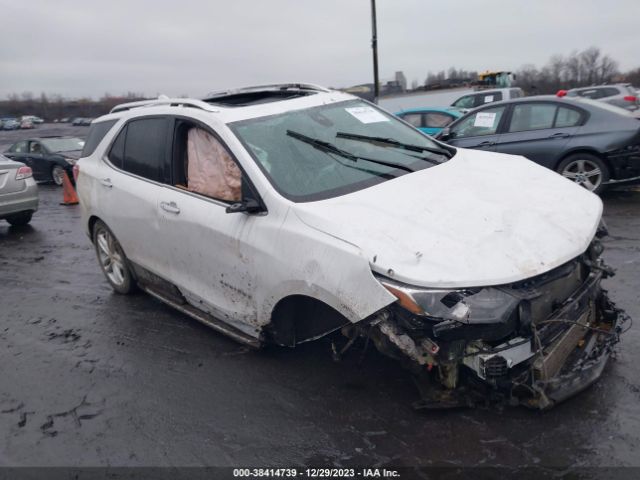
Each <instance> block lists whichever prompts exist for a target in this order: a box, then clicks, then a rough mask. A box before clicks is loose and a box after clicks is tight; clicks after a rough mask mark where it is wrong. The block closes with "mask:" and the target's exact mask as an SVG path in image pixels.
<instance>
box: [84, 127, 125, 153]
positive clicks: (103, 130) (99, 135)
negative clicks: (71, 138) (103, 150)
mask: <svg viewBox="0 0 640 480" xmlns="http://www.w3.org/2000/svg"><path fill="white" fill-rule="evenodd" d="M116 122H117V120H107V121H106V122H99V123H92V124H91V127H89V133H88V134H87V139H86V140H85V142H84V147H83V148H82V154H81V155H80V156H81V157H88V156H89V155H91V154H92V153H93V152H95V150H96V148H97V146H98V144H99V143H100V142H101V141H102V139H103V138H104V136H105V135H106V134H107V132H108V131H109V130H111V127H113V126H114V125H115V124H116Z"/></svg>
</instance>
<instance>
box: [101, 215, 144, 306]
mask: <svg viewBox="0 0 640 480" xmlns="http://www.w3.org/2000/svg"><path fill="white" fill-rule="evenodd" d="M93 244H94V246H95V249H96V255H97V257H98V262H99V263H100V268H101V269H102V273H104V276H105V277H107V281H108V282H109V283H110V284H111V288H113V289H114V290H115V291H116V292H117V293H121V294H123V295H126V294H129V293H132V292H134V291H135V289H136V285H135V281H134V279H133V276H132V275H131V271H130V270H129V262H128V261H127V257H126V256H125V254H124V251H123V250H122V247H121V246H120V243H119V242H118V240H117V239H116V237H115V236H114V235H113V233H112V232H111V230H109V228H108V227H107V226H106V225H105V224H104V223H103V222H101V221H100V220H98V221H97V222H96V224H95V226H94V227H93Z"/></svg>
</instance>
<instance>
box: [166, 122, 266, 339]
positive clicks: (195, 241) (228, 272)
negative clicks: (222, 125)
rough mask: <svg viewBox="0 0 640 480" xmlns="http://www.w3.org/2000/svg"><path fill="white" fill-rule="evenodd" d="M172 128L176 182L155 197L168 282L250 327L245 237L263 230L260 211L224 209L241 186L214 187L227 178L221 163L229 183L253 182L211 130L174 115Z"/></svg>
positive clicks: (249, 259) (251, 276) (253, 309)
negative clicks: (217, 191)
mask: <svg viewBox="0 0 640 480" xmlns="http://www.w3.org/2000/svg"><path fill="white" fill-rule="evenodd" d="M173 131H174V148H173V162H172V171H173V172H174V174H173V178H174V180H173V182H172V183H173V185H170V186H165V187H164V188H162V189H161V192H160V198H159V215H160V223H159V235H160V237H161V238H162V241H163V243H164V244H165V251H166V255H167V259H168V261H169V263H170V270H171V274H170V278H171V281H172V282H173V283H174V284H175V285H177V286H178V288H179V289H180V291H181V292H182V294H183V295H184V296H185V297H186V299H187V301H188V302H189V303H190V304H192V305H193V306H195V307H197V308H199V309H201V310H203V311H205V312H207V313H210V314H212V315H213V316H215V317H216V318H218V319H221V320H224V321H226V322H228V323H231V324H232V325H234V326H236V327H237V328H239V329H241V330H243V331H245V332H247V333H255V331H254V330H255V320H256V318H257V306H256V302H255V300H254V298H253V291H254V289H255V287H256V280H255V278H256V268H255V264H254V259H255V251H254V248H253V247H251V245H252V242H250V241H248V240H250V239H251V238H255V236H258V235H260V230H259V228H260V225H261V222H263V219H264V218H265V217H262V216H255V215H247V214H243V213H227V212H226V209H227V207H228V206H229V205H231V204H232V203H236V202H239V201H240V200H241V198H242V191H241V189H240V188H231V189H230V190H229V191H227V192H225V191H222V192H221V193H216V191H215V190H216V189H215V188H213V187H214V186H215V185H216V184H218V183H221V184H223V183H224V181H227V180H224V179H221V176H220V174H221V169H220V165H225V168H224V169H222V170H224V173H223V176H224V175H226V177H224V178H225V179H228V178H231V179H232V180H228V182H229V183H230V182H231V181H234V182H237V184H236V185H241V186H242V187H241V188H243V189H246V188H250V187H249V183H248V180H247V178H246V177H245V176H244V175H243V174H242V172H241V170H240V169H239V167H238V164H237V162H236V161H235V159H234V156H233V155H232V153H231V151H230V150H229V148H228V147H227V146H226V145H225V144H224V142H223V141H222V140H221V138H220V137H219V136H218V134H217V133H216V132H214V131H213V130H211V129H210V128H209V127H207V126H205V125H204V124H201V123H196V122H193V121H192V120H187V119H179V118H177V119H176V121H175V123H174V128H173ZM187 145H189V146H187ZM194 156H196V157H197V160H198V161H199V162H200V169H199V170H197V169H196V168H195V167H193V166H192V165H194V163H195V159H194ZM192 162H194V163H192ZM229 172H231V173H229ZM204 187H207V188H208V189H207V190H204V189H203V188H204ZM218 190H219V189H218ZM223 190H224V188H223ZM252 324H253V325H254V327H251V326H250V325H252Z"/></svg>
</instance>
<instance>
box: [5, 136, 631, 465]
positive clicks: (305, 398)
mask: <svg viewBox="0 0 640 480" xmlns="http://www.w3.org/2000/svg"><path fill="white" fill-rule="evenodd" d="M0 143H1V142H0ZM40 197H41V208H40V210H39V211H38V212H37V213H36V215H34V218H33V221H32V224H31V225H30V226H28V227H23V228H14V227H10V226H9V225H8V224H7V223H6V222H0V285H2V289H1V291H0V432H2V434H1V436H0V464H1V465H73V466H96V465H97V466H107V465H110V466H122V465H127V466H149V465H153V466H185V465H190V466H201V465H218V466H219V465H226V466H280V467H282V466H293V465H316V466H351V465H358V466H384V465H393V466H396V467H398V466H418V465H425V466H428V465H439V466H483V465H493V466H495V465H501V466H506V467H510V468H513V469H516V470H518V469H520V468H523V467H528V466H537V467H543V468H546V467H566V466H630V465H636V466H637V465H640V456H638V451H639V448H640V370H639V369H638V365H639V364H640V349H638V348H637V345H638V344H639V343H640V325H639V324H636V325H634V326H633V327H632V328H631V330H630V331H629V332H627V333H626V335H624V337H623V339H622V342H621V344H620V345H619V346H618V355H617V358H616V359H615V360H613V361H612V362H610V364H609V366H608V367H607V370H606V372H605V376H604V377H603V378H602V379H601V380H600V381H599V382H598V383H597V384H596V385H594V386H593V387H592V388H590V389H589V390H587V391H585V392H584V393H582V394H580V395H579V396H578V397H576V398H573V399H571V400H570V401H568V402H566V403H564V404H562V405H560V406H558V407H556V408H555V409H553V410H551V411H549V412H546V413H540V412H536V411H530V410H526V409H523V408H505V409H503V410H497V409H475V410H471V409H466V410H465V409H463V410H453V411H446V412H426V413H425V412H422V413H419V412H416V411H414V410H413V409H412V408H411V403H412V402H413V401H414V400H416V398H417V392H416V389H415V387H414V385H413V383H412V380H411V377H410V376H409V375H408V373H406V372H405V371H404V370H402V369H401V368H400V367H399V366H398V364H396V362H394V361H393V360H390V359H387V358H385V357H383V356H381V355H379V354H378V353H377V352H376V351H375V350H374V349H373V348H369V349H368V350H366V351H365V350H363V348H362V347H363V346H362V345H361V344H360V345H357V346H356V348H354V349H352V350H351V351H350V352H349V354H348V355H347V356H346V357H345V358H344V360H343V361H342V362H340V363H336V362H334V361H333V360H332V358H331V354H330V345H329V343H328V341H327V340H320V341H317V342H314V343H309V344H306V345H303V346H301V347H298V348H296V349H285V348H275V347H272V348H267V349H264V350H262V351H258V352H256V351H251V350H249V349H247V348H244V347H242V346H240V345H238V344H236V343H234V342H233V341H231V340H229V339H227V338H226V337H224V336H222V335H220V334H218V333H216V332H214V331H212V330H210V329H208V328H206V327H204V326H202V325H200V324H199V323H197V322H195V321H193V320H191V319H189V318H188V317H186V316H184V315H182V314H180V313H178V312H176V311H174V310H172V309H171V308H169V307H166V306H164V305H163V304H161V303H160V302H158V301H156V300H154V299H153V298H151V297H150V296H148V295H145V294H137V295H134V296H129V297H126V296H120V295H116V294H113V293H112V292H111V290H110V289H109V287H108V284H107V282H106V280H105V279H104V278H103V276H102V273H101V272H100V270H99V268H98V264H97V261H96V259H95V254H94V251H93V248H92V245H91V243H90V242H89V239H88V238H87V236H86V235H85V233H84V232H83V229H82V227H81V225H80V211H79V208H78V207H77V206H75V207H64V206H60V205H59V202H60V201H61V199H62V191H61V189H59V188H56V187H54V186H51V185H41V188H40ZM605 218H606V221H607V223H608V226H609V230H610V233H611V236H610V237H609V238H608V239H607V240H606V242H605V243H606V247H607V250H606V259H607V260H608V262H609V263H610V264H611V265H612V266H613V267H615V268H616V269H617V272H618V273H617V275H616V276H615V277H614V278H612V279H609V280H607V281H605V284H604V285H605V288H607V289H608V290H609V291H610V294H611V297H612V298H613V299H614V300H615V301H616V302H617V303H618V305H619V306H621V307H624V308H625V309H626V310H627V312H628V313H629V314H630V315H631V316H632V317H634V318H636V319H638V318H640V302H639V293H638V292H640V274H638V268H639V266H640V192H614V193H612V194H609V195H607V196H606V197H605Z"/></svg>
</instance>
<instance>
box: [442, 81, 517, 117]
mask: <svg viewBox="0 0 640 480" xmlns="http://www.w3.org/2000/svg"><path fill="white" fill-rule="evenodd" d="M521 97H524V91H523V90H522V89H521V88H520V87H511V88H492V89H488V90H478V91H475V92H473V93H469V94H467V95H463V96H462V97H460V98H458V99H457V100H455V101H454V102H453V103H452V104H451V106H452V107H455V108H457V109H459V110H460V111H462V112H464V113H467V112H469V111H471V110H473V109H474V108H478V107H481V106H483V105H485V104H487V103H493V102H500V101H502V100H513V99H514V98H521Z"/></svg>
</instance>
